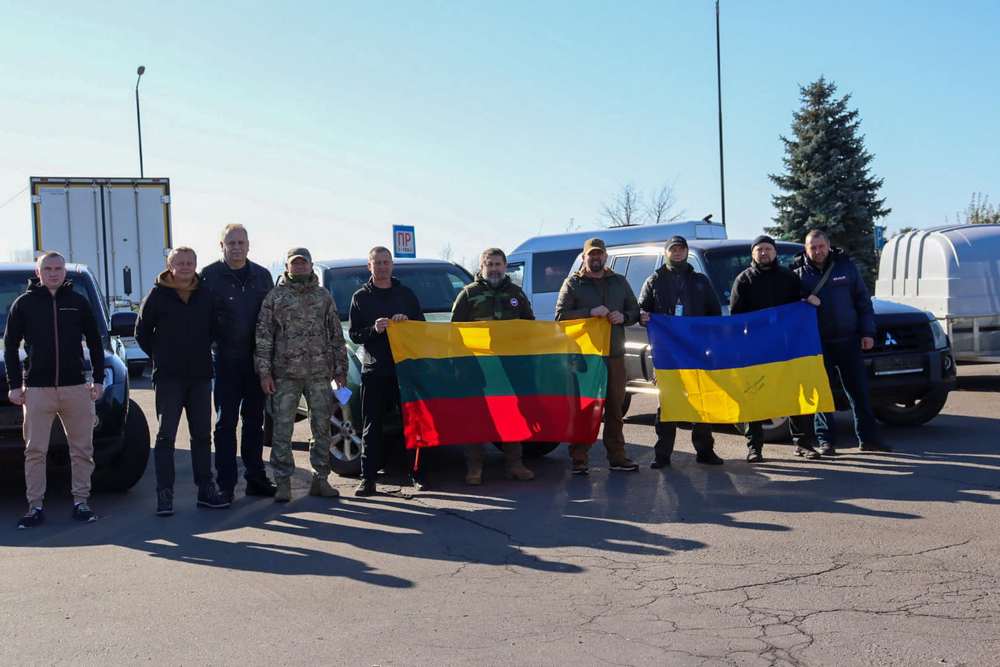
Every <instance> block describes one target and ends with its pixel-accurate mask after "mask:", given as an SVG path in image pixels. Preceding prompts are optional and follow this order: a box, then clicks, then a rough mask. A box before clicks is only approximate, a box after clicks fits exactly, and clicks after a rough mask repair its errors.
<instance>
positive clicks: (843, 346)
mask: <svg viewBox="0 0 1000 667" xmlns="http://www.w3.org/2000/svg"><path fill="white" fill-rule="evenodd" d="M823 363H824V364H825V365H826V373H827V375H829V377H830V385H831V386H833V387H836V386H837V383H838V382H840V383H841V384H842V385H843V387H844V393H846V394H847V398H848V400H849V401H850V402H851V412H852V413H853V414H854V432H855V433H856V434H857V436H858V442H859V443H872V444H879V443H881V442H882V433H881V430H880V429H879V427H878V423H877V422H876V421H875V413H874V412H873V411H872V401H871V396H870V395H869V393H868V369H866V368H865V361H864V355H863V353H862V352H861V340H860V339H857V338H853V339H850V340H846V341H823ZM815 426H816V439H817V440H819V441H820V442H823V443H827V444H829V445H832V446H836V433H835V431H834V428H833V413H832V412H830V413H824V412H818V413H816V419H815Z"/></svg>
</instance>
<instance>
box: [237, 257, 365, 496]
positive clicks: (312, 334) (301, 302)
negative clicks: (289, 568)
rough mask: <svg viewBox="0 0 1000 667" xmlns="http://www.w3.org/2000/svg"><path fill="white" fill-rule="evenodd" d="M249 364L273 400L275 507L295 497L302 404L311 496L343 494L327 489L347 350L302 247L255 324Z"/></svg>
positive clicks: (328, 297) (329, 300)
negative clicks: (337, 390) (333, 415)
mask: <svg viewBox="0 0 1000 667" xmlns="http://www.w3.org/2000/svg"><path fill="white" fill-rule="evenodd" d="M256 338H257V341H256V343H257V344H256V351H255V352H254V359H255V363H256V366H257V374H258V375H259V376H260V386H261V389H263V390H264V393H265V394H267V395H268V396H269V397H270V401H271V414H272V417H273V419H274V435H273V441H272V444H271V467H272V468H273V469H274V481H275V484H276V485H277V487H278V488H277V492H276V493H275V496H274V500H275V502H279V503H280V502H288V501H289V500H291V497H292V479H291V478H292V473H293V472H295V460H294V459H293V457H292V429H293V427H294V425H295V411H296V409H297V408H298V405H299V398H300V397H301V396H302V395H303V394H305V397H306V404H307V405H308V406H309V425H310V427H311V430H312V441H311V442H310V444H309V462H310V464H311V465H312V470H313V478H312V485H311V486H310V487H309V495H311V496H323V497H326V498H332V497H334V496H338V495H340V494H339V493H338V492H337V490H336V489H334V488H333V487H332V486H330V482H329V481H327V477H328V476H329V475H330V409H331V399H330V380H336V381H337V384H339V385H340V386H344V385H345V384H346V383H347V348H346V347H345V345H344V331H343V328H342V325H341V323H340V316H339V315H338V314H337V306H336V304H334V301H333V297H332V296H331V295H330V292H328V291H327V290H326V289H324V288H323V287H322V286H321V285H320V284H319V279H318V278H317V277H316V275H315V274H314V273H313V266H312V256H311V255H310V254H309V251H308V250H306V249H305V248H292V249H291V250H289V251H288V257H287V260H286V262H285V272H284V273H283V274H282V276H281V277H280V278H278V284H277V286H276V287H275V288H274V289H273V290H271V291H270V292H269V293H268V295H267V296H266V297H265V298H264V303H263V304H261V307H260V315H259V317H258V318H257V335H256Z"/></svg>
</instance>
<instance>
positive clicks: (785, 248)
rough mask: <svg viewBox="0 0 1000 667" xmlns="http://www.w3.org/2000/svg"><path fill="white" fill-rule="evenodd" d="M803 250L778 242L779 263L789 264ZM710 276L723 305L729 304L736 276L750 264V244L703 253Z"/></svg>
mask: <svg viewBox="0 0 1000 667" xmlns="http://www.w3.org/2000/svg"><path fill="white" fill-rule="evenodd" d="M801 252H802V246H800V245H797V244H794V243H779V244H778V263H779V264H782V265H783V266H789V265H791V263H792V260H793V259H795V257H796V256H797V255H798V254H799V253H801ZM703 256H704V258H705V265H706V269H707V271H708V277H709V278H710V279H711V280H712V286H713V287H715V291H716V292H717V293H718V294H719V301H721V302H722V305H723V306H727V305H729V295H730V294H731V293H732V291H733V282H734V281H735V280H736V276H738V275H740V273H741V272H742V271H743V270H744V269H746V268H747V267H748V266H750V244H749V243H748V244H746V245H745V246H727V247H725V248H713V249H711V250H705V251H704V253H703Z"/></svg>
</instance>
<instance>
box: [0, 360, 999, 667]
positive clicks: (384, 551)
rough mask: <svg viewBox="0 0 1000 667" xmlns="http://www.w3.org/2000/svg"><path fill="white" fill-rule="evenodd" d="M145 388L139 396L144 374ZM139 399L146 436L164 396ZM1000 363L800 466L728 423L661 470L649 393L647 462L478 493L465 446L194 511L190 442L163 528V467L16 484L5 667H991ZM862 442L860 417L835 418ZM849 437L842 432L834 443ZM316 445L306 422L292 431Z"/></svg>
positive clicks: (4, 535) (7, 549) (10, 511)
mask: <svg viewBox="0 0 1000 667" xmlns="http://www.w3.org/2000/svg"><path fill="white" fill-rule="evenodd" d="M144 386H146V387H148V384H146V385H144ZM134 397H135V398H137V400H138V402H139V403H140V405H142V407H143V409H144V410H145V411H146V414H147V416H148V418H149V420H150V422H151V424H154V426H153V428H154V429H155V416H154V413H153V410H152V392H151V391H150V390H149V389H148V388H145V389H136V390H135V391H134ZM998 397H1000V366H978V367H963V369H962V373H961V377H960V390H958V391H955V392H954V393H953V394H952V395H951V397H950V399H949V401H948V404H947V406H946V407H945V410H944V413H943V414H942V415H940V416H939V417H938V418H936V419H935V420H933V421H932V422H931V423H929V424H927V425H925V426H923V427H919V428H910V429H887V431H886V435H887V441H888V442H889V443H890V444H891V445H892V446H893V447H895V448H896V451H895V452H894V453H892V454H889V455H872V454H860V453H859V452H858V450H857V449H845V450H844V452H843V454H842V455H841V456H839V457H837V458H836V459H831V460H822V461H804V460H802V459H797V458H795V457H794V456H793V455H792V447H791V446H790V445H768V446H767V447H766V448H765V451H764V455H765V458H766V462H765V463H763V464H760V465H755V466H750V465H749V464H747V463H746V462H745V461H744V460H743V456H744V454H745V449H744V446H743V442H742V439H741V438H740V437H739V436H737V435H736V434H735V433H733V432H732V431H731V430H726V429H721V428H720V429H719V430H718V432H717V433H716V439H717V451H718V452H719V453H720V455H722V456H723V457H724V458H726V464H725V465H724V466H720V467H709V466H702V465H698V464H696V463H695V461H694V454H693V451H692V449H691V445H690V439H689V434H688V432H686V431H681V432H680V433H679V435H678V446H677V452H676V453H675V455H674V466H673V467H672V468H668V469H665V470H663V471H654V470H651V469H649V467H648V464H649V462H650V461H651V459H652V444H653V441H654V434H653V428H652V423H653V422H652V419H653V412H654V410H655V403H654V400H653V399H652V398H650V397H641V398H639V399H638V400H636V401H634V402H633V405H632V408H631V412H630V413H629V417H628V420H627V424H626V430H625V435H626V437H627V439H628V442H629V443H630V444H629V452H630V455H631V456H632V457H633V458H634V459H636V460H637V461H639V462H640V463H641V464H642V469H641V471H640V472H638V473H624V472H609V471H608V470H607V468H606V465H605V464H604V459H603V449H602V448H601V445H600V444H598V445H596V446H595V447H594V449H593V450H592V452H591V465H592V471H591V474H590V476H589V477H572V476H570V475H569V461H568V456H567V453H566V451H565V448H562V449H560V450H558V451H556V452H553V453H552V454H550V455H549V456H547V457H545V458H544V459H542V460H539V461H535V462H532V463H529V465H532V466H533V468H534V469H535V470H536V472H537V473H538V478H537V479H536V480H534V481H532V482H528V483H523V482H514V481H508V480H505V479H503V475H502V471H503V469H502V456H501V455H500V453H499V452H493V454H492V458H491V459H490V461H489V462H488V467H487V470H486V484H485V485H484V486H482V487H480V488H469V487H466V486H465V485H464V484H463V482H462V477H463V473H464V469H463V464H462V457H461V454H460V452H458V451H457V450H455V449H451V450H450V451H441V452H435V453H433V455H431V456H427V457H425V459H424V465H426V466H429V467H430V469H431V470H432V472H433V480H434V482H435V486H434V488H433V489H432V490H430V491H426V492H416V491H414V490H413V489H411V488H409V487H406V486H399V485H389V486H386V487H385V488H386V490H387V493H385V494H383V495H379V496H376V497H373V498H367V499H362V498H354V497H352V489H353V486H354V484H355V481H354V480H351V479H342V478H336V477H334V478H332V481H333V482H335V483H336V484H337V486H338V487H339V488H340V490H341V493H342V494H343V496H342V498H340V499H333V500H330V499H320V498H311V497H308V496H306V491H307V486H308V475H307V470H306V468H305V466H306V465H307V462H308V458H307V454H306V452H305V451H297V452H296V460H297V462H298V464H299V465H300V466H301V469H300V470H299V471H298V472H297V474H296V478H295V484H294V494H295V497H294V499H293V502H291V503H289V504H287V505H275V504H274V503H273V502H271V501H270V500H268V499H252V498H245V497H243V496H242V493H241V492H240V491H238V493H237V501H236V503H235V504H234V506H233V507H232V508H231V509H229V510H222V511H211V510H198V509H196V508H195V506H194V501H195V491H194V487H193V484H192V482H191V478H190V474H191V473H190V459H189V458H188V456H187V451H185V450H184V449H183V448H186V447H187V441H186V437H187V434H186V431H183V430H182V433H181V436H180V438H179V440H178V447H179V448H182V450H181V451H178V456H177V461H178V480H179V483H178V487H177V510H178V512H177V514H176V516H174V517H172V518H169V519H161V518H157V517H155V516H154V515H153V508H154V503H155V498H154V496H155V493H154V491H155V483H154V479H153V469H152V460H151V461H150V464H149V467H148V469H147V472H146V475H145V477H144V479H143V480H142V482H141V483H140V484H139V485H138V486H137V487H136V488H134V489H133V490H132V491H131V492H129V493H127V494H123V495H99V496H95V498H94V499H93V504H94V507H95V509H96V510H97V511H98V512H99V513H100V514H101V520H100V521H99V522H98V523H96V524H93V525H77V524H74V523H73V522H72V521H71V520H70V518H69V512H70V499H69V496H68V489H67V487H68V482H67V480H66V479H60V477H59V476H58V475H56V476H55V477H54V478H53V479H52V480H51V484H50V494H49V499H48V500H47V505H46V509H47V514H48V515H49V516H48V519H49V520H48V523H47V524H46V525H45V526H43V527H41V528H38V529H34V530H30V531H16V530H15V529H14V524H15V521H16V519H17V517H18V516H19V515H20V514H21V513H22V512H23V509H24V507H23V500H22V498H23V496H22V493H23V482H21V481H18V480H17V479H16V475H15V476H14V477H13V478H11V471H9V470H8V471H6V473H7V476H6V477H5V480H6V481H5V482H4V485H3V492H2V494H0V558H2V561H0V562H2V563H3V574H2V576H0V600H2V604H0V626H2V627H3V642H2V643H0V663H2V664H41V663H45V664H56V663H73V664H121V663H129V664H135V663H140V662H142V663H155V664H190V663H211V664H246V665H258V664H259V665H274V664H345V665H415V664H421V665H422V664H427V665H430V664H434V665H442V664H447V665H473V664H476V665H482V664H491V665H492V664H532V665H535V664H583V665H600V664H614V665H651V664H671V665H674V664H676V665H688V664H691V665H695V664H719V663H724V664H738V665H770V664H817V665H818V664H831V665H833V664H836V665H863V664H897V665H915V664H935V665H952V664H996V663H997V656H998V655H1000V592H998V591H1000V561H998V559H997V554H998V553H1000V531H998V530H997V526H998V525H1000V507H998V505H1000V437H998V435H997V434H998V433H1000V413H998V406H1000V401H998ZM840 426H841V427H842V430H843V431H846V430H847V426H848V422H847V420H846V419H842V420H841V421H840ZM843 435H844V437H845V438H846V435H847V434H846V433H844V434H843ZM307 438H308V427H307V423H306V422H303V423H302V424H299V425H298V427H297V429H296V439H297V440H301V441H304V440H306V439H307Z"/></svg>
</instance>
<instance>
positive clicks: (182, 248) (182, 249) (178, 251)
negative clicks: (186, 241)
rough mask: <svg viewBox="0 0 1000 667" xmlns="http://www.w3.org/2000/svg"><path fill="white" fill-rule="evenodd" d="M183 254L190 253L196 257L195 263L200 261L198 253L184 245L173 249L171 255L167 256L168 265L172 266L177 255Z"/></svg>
mask: <svg viewBox="0 0 1000 667" xmlns="http://www.w3.org/2000/svg"><path fill="white" fill-rule="evenodd" d="M182 252H189V253H191V254H192V255H194V261H195V262H197V261H198V253H196V252H195V251H194V248H189V247H188V246H186V245H182V246H178V247H176V248H171V249H170V254H169V255H167V264H170V262H171V260H173V258H174V257H176V256H177V255H179V254H181V253H182Z"/></svg>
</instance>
